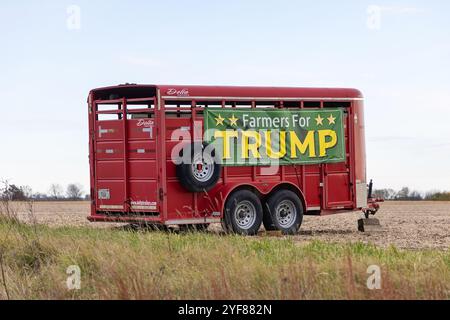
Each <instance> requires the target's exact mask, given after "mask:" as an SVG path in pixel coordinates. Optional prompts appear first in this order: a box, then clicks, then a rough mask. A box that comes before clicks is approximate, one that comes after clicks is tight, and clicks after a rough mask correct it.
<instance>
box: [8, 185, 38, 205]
mask: <svg viewBox="0 0 450 320" xmlns="http://www.w3.org/2000/svg"><path fill="white" fill-rule="evenodd" d="M30 190H31V188H30V187H27V186H23V187H18V186H16V185H15V184H11V185H9V184H6V185H5V186H4V188H3V190H2V198H3V199H6V200H11V201H26V200H28V199H29V196H30V193H29V192H30Z"/></svg>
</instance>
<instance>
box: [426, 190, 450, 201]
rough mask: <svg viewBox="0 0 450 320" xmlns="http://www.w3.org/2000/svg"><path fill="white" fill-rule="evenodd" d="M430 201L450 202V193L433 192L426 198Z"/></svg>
mask: <svg viewBox="0 0 450 320" xmlns="http://www.w3.org/2000/svg"><path fill="white" fill-rule="evenodd" d="M425 200H428V201H450V192H439V191H432V192H428V193H427V194H426V196H425Z"/></svg>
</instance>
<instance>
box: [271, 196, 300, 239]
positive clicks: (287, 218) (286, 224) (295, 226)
mask: <svg viewBox="0 0 450 320" xmlns="http://www.w3.org/2000/svg"><path fill="white" fill-rule="evenodd" d="M267 208H268V210H269V213H270V217H271V220H272V222H273V225H274V226H275V227H276V229H277V230H281V231H282V233H283V234H285V235H294V234H297V233H298V230H299V229H300V226H301V225H302V222H303V205H302V202H301V201H300V199H299V197H298V196H297V195H296V194H295V193H294V192H292V191H289V190H281V191H278V192H276V193H274V194H273V195H272V196H271V197H270V198H269V200H268V201H267Z"/></svg>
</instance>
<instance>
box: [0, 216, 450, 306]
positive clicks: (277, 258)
mask: <svg viewBox="0 0 450 320" xmlns="http://www.w3.org/2000/svg"><path fill="white" fill-rule="evenodd" d="M0 248H1V250H2V261H3V263H2V265H3V271H4V281H3V283H2V286H0V298H3V299H7V298H11V299H449V298H450V291H449V290H450V254H449V252H448V251H447V252H443V251H432V250H426V251H401V250H398V249H396V248H394V247H390V248H388V249H381V248H377V247H375V246H371V245H365V244H360V243H359V244H349V245H342V244H329V243H322V242H312V243H310V244H307V245H301V246H300V245H298V244H297V243H296V242H295V241H294V240H292V239H290V238H269V237H266V238H264V237H263V238H246V237H239V236H220V235H216V234H207V233H180V234H176V233H161V232H144V231H138V232H131V231H126V230H123V229H93V228H75V227H64V228H57V229H52V228H48V227H46V226H36V225H34V226H33V225H24V224H21V223H19V222H17V221H16V220H15V219H12V220H10V219H8V218H1V219H0ZM71 265H78V266H79V267H80V268H81V272H82V274H81V289H80V290H75V291H70V290H68V289H67V286H66V279H67V277H68V275H67V274H66V269H67V267H69V266H71ZM370 265H379V266H380V267H381V270H382V289H381V290H373V291H371V290H369V289H368V288H367V285H366V282H367V278H368V277H369V274H367V273H366V272H367V268H368V266H370Z"/></svg>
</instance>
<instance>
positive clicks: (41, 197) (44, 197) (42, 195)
mask: <svg viewBox="0 0 450 320" xmlns="http://www.w3.org/2000/svg"><path fill="white" fill-rule="evenodd" d="M33 199H34V200H48V199H49V196H48V195H46V194H45V193H40V192H36V193H35V194H33Z"/></svg>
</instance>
